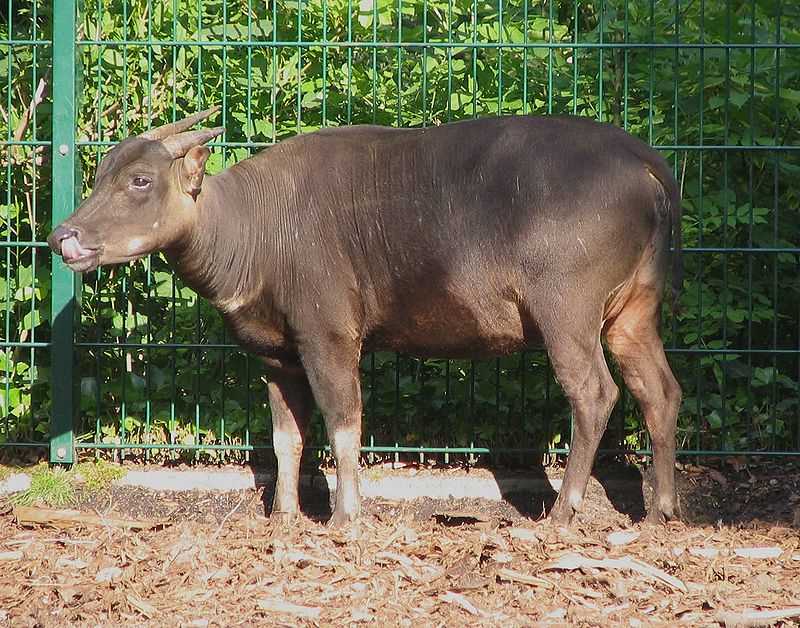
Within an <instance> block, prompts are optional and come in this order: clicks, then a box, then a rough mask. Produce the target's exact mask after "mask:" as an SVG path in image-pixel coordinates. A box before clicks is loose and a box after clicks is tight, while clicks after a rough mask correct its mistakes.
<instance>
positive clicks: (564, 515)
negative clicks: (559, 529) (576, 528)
mask: <svg viewBox="0 0 800 628" xmlns="http://www.w3.org/2000/svg"><path fill="white" fill-rule="evenodd" d="M574 515H575V509H574V508H573V507H572V504H570V503H569V502H567V500H561V499H559V498H557V499H556V503H555V504H553V509H552V510H551V511H550V514H549V515H548V516H547V518H548V519H549V520H550V522H551V523H553V524H555V525H557V526H568V525H569V524H570V522H571V521H572V517H573V516H574Z"/></svg>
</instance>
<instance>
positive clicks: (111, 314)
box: [0, 0, 800, 461]
mask: <svg viewBox="0 0 800 628" xmlns="http://www.w3.org/2000/svg"><path fill="white" fill-rule="evenodd" d="M576 6H577V10H576ZM20 7H21V8H20ZM779 7H782V9H781V17H780V31H779V33H780V35H778V24H779V22H778V19H777V17H776V15H777V14H778V9H779ZM34 10H35V11H36V15H35V16H34V14H33V11H34ZM50 11H51V9H50V6H49V4H45V3H41V2H39V3H38V4H37V3H34V4H33V5H31V6H28V5H24V4H23V5H19V6H18V5H15V12H14V15H13V17H11V19H6V18H7V16H0V17H2V18H3V19H0V38H7V37H18V38H21V39H37V38H40V39H45V40H46V39H49V38H50V36H51V21H52V19H51V18H52V16H51V13H50ZM701 11H705V12H704V14H701ZM78 22H79V25H80V28H79V30H80V33H79V37H80V38H82V39H85V40H88V41H90V42H94V41H95V40H102V41H104V42H121V41H127V42H130V43H129V45H127V46H122V45H118V44H115V43H109V44H108V45H97V44H95V43H84V44H81V45H80V46H79V61H80V70H79V82H80V86H79V88H80V92H79V95H80V101H79V102H80V106H79V119H78V121H77V122H78V126H77V136H78V139H79V140H80V143H81V144H80V162H81V173H80V174H81V177H82V191H83V193H84V194H85V193H87V192H88V191H89V190H90V189H91V185H92V180H93V174H94V170H95V167H96V164H97V161H98V159H99V158H100V156H101V155H102V154H103V152H104V150H106V148H105V146H107V145H108V144H111V143H114V142H117V141H119V140H121V139H122V138H124V137H126V136H127V135H130V134H134V133H138V132H140V131H142V130H144V129H146V128H148V127H149V126H151V125H157V124H160V123H163V122H166V121H168V120H171V119H172V118H173V116H174V117H181V116H183V115H186V114H189V113H193V112H194V111H196V110H197V109H199V108H201V107H205V106H209V105H211V104H220V105H222V107H223V111H222V117H221V119H220V121H221V123H222V124H224V126H225V127H226V131H227V132H226V135H225V136H224V143H222V144H221V145H220V146H219V147H218V148H216V149H215V151H214V155H213V156H212V159H211V160H210V167H211V169H212V170H219V169H221V168H223V167H225V166H226V165H230V164H231V163H234V162H235V161H238V160H241V159H243V158H245V157H246V156H247V155H248V154H250V153H251V151H252V150H253V149H254V148H257V147H259V146H261V145H264V144H269V143H272V142H275V141H280V140H282V139H285V138H287V137H291V136H292V135H294V134H296V133H300V132H308V131H311V130H314V129H317V128H320V127H324V126H336V125H345V124H355V123H378V124H388V125H402V126H422V125H434V124H440V123H443V122H446V121H448V120H455V119H461V118H469V117H473V116H490V115H497V114H514V115H516V114H525V113H533V114H545V113H555V114H567V113H568V114H577V115H582V116H589V117H593V118H598V119H602V120H606V121H608V122H611V123H614V124H617V125H620V126H624V127H625V128H627V129H628V130H629V131H630V132H631V133H633V134H634V135H636V136H638V137H641V138H643V139H644V140H646V141H648V142H650V143H651V144H653V145H655V146H659V147H662V152H663V154H664V155H665V156H666V157H667V158H668V159H669V160H671V162H672V163H673V164H674V166H675V172H676V174H677V176H678V177H679V179H680V180H681V182H682V184H683V189H684V199H685V200H684V207H685V214H684V221H683V228H684V246H685V247H688V248H690V249H698V248H699V249H701V250H700V251H697V250H695V251H693V252H687V253H686V254H685V256H684V261H685V267H686V273H685V279H684V282H683V290H682V292H681V296H680V303H679V305H680V309H679V313H678V314H677V315H676V316H673V315H672V313H671V312H669V311H668V310H665V312H664V338H665V341H666V344H667V346H668V347H669V348H671V349H673V350H674V352H673V353H671V355H670V360H671V362H672V364H673V366H674V368H675V371H676V374H677V376H678V379H679V381H680V382H681V384H682V386H683V388H684V392H685V400H684V404H683V408H682V410H681V417H680V424H679V435H680V443H679V444H680V446H681V447H685V448H701V449H721V448H731V449H738V450H745V449H768V448H779V449H789V448H793V447H796V446H797V443H798V442H800V434H799V433H798V413H799V412H800V408H799V407H798V395H799V394H800V393H799V392H798V389H797V388H798V356H797V354H796V353H792V352H791V351H794V350H796V349H797V347H798V341H799V339H798V306H800V298H799V296H800V295H798V287H800V286H798V282H797V263H798V260H797V255H796V254H794V253H793V252H791V251H789V252H782V253H764V252H762V253H754V252H741V251H740V252H728V253H720V252H718V249H720V248H725V247H736V248H738V249H751V248H764V247H777V248H790V249H791V248H792V247H794V246H795V245H796V244H795V243H796V242H798V240H799V239H800V233H798V228H799V227H800V221H799V220H798V214H797V207H798V206H800V198H798V196H799V195H800V192H798V187H797V186H793V185H792V184H791V183H792V182H793V181H795V180H796V179H797V176H798V174H800V159H799V157H800V151H796V150H783V151H780V152H778V151H770V150H764V149H763V148H761V147H763V146H771V145H775V144H777V145H784V146H797V145H798V144H799V143H800V142H799V141H798V140H800V138H798V135H799V134H800V120H799V119H798V118H800V107H798V105H799V104H800V56H798V55H797V54H796V51H795V50H794V49H783V50H781V51H780V52H777V51H776V49H775V48H768V47H766V48H763V47H762V48H748V47H747V46H746V44H748V43H751V42H757V43H768V42H774V41H775V40H776V37H778V36H780V38H781V40H782V41H784V42H796V41H799V40H800V16H798V14H797V12H796V11H794V10H793V9H791V7H789V6H788V5H787V3H785V2H784V3H783V4H782V5H780V4H779V3H777V2H776V1H775V0H756V1H755V2H753V3H738V4H737V3H691V2H682V3H679V4H678V5H677V6H676V5H675V4H674V3H665V2H658V3H651V2H640V1H633V0H632V1H629V2H623V1H622V0H610V1H606V2H604V3H599V4H598V3H594V2H591V3H590V2H587V1H584V0H581V1H580V2H578V3H577V4H576V3H574V2H572V1H570V2H566V1H561V0H559V1H554V2H553V3H552V4H548V3H528V2H523V1H522V0H510V1H504V2H502V3H497V2H484V1H481V2H478V1H477V0H449V1H447V0H428V1H427V2H424V3H423V2H419V1H410V0H409V1H406V2H394V1H389V0H360V1H358V2H355V1H352V2H345V1H344V0H329V1H327V2H323V1H322V0H310V1H307V2H301V3H297V2H294V1H290V0H273V1H272V2H265V3H241V2H238V3H234V2H230V1H228V2H223V1H222V0H204V1H203V2H202V3H194V2H189V1H187V2H180V3H169V2H166V3H152V2H146V1H145V0H125V1H123V0H108V1H107V2H104V3H103V4H102V6H100V5H96V4H94V3H91V2H89V3H83V4H82V6H81V8H80V11H79V14H78ZM9 29H10V30H9ZM676 40H677V41H680V42H681V43H682V44H686V45H687V46H688V47H682V48H680V49H677V48H675V47H674V46H670V45H668V44H672V43H674V42H675V41H676ZM300 41H302V42H303V43H302V45H298V43H297V42H300ZM575 41H577V42H579V44H580V45H581V46H585V47H577V48H575V47H571V46H570V44H571V43H573V42H575ZM173 42H181V43H180V45H173ZM345 42H350V43H349V44H348V45H343V44H344V43H345ZM397 42H403V44H402V45H397ZM601 42H602V43H604V44H610V45H611V46H610V47H609V46H606V47H604V48H601V47H598V46H597V45H598V44H600V43H601ZM625 42H628V43H634V44H642V43H644V44H647V43H650V42H655V43H657V44H659V45H661V47H658V48H647V47H638V46H633V47H624V46H620V44H623V43H625ZM701 42H702V43H704V44H707V45H706V46H701V45H699V44H700V43H701ZM151 43H152V45H151ZM423 43H424V44H427V45H422V44H423ZM501 43H502V44H504V45H503V46H500V45H499V44H501ZM722 43H732V44H736V45H737V46H736V47H730V48H726V47H724V46H722V47H716V46H715V45H716V44H722ZM222 44H225V45H222ZM511 44H513V45H511ZM523 44H527V45H528V46H527V47H525V46H523ZM548 44H553V47H548ZM740 45H741V46H740ZM6 49H7V50H9V51H10V50H12V49H11V48H9V47H6ZM49 55H50V47H49V45H42V46H34V45H29V44H26V45H17V46H14V47H13V54H8V55H0V76H9V77H10V78H9V79H8V81H6V80H4V81H3V85H2V87H0V95H1V96H2V97H1V98H0V102H2V104H3V119H4V124H5V125H6V128H5V129H4V133H5V134H6V135H7V136H12V135H13V134H14V132H15V130H16V129H18V128H19V127H20V124H21V121H22V120H23V113H24V111H25V109H26V108H27V106H28V104H29V103H30V101H31V98H32V96H33V93H34V91H35V88H36V84H37V82H38V80H39V78H41V77H42V75H43V70H44V68H46V67H49V64H50V57H49ZM34 72H35V75H34ZM9 87H10V91H9ZM50 113H51V112H50V106H49V103H48V101H47V99H45V101H44V102H42V103H41V104H40V105H39V107H38V108H37V109H36V115H35V119H34V120H33V121H32V123H31V124H30V125H29V126H28V128H27V130H26V131H25V133H24V134H23V136H22V137H23V139H24V140H47V139H49V137H50V135H49V134H50V131H49V126H50ZM698 145H704V146H725V147H729V148H723V149H714V148H706V149H702V150H701V149H698V148H696V147H697V146H698ZM48 156H49V155H46V154H44V153H43V152H42V149H41V148H40V147H36V146H24V147H16V148H15V149H8V148H4V149H3V153H2V164H0V166H2V167H1V168H0V171H2V172H3V173H4V174H3V177H5V179H4V178H3V177H0V181H3V183H2V184H0V188H2V189H0V192H2V193H3V194H4V196H0V238H1V239H3V240H10V241H15V240H16V241H30V240H42V239H43V237H44V236H45V235H46V232H47V230H48V226H49V215H48V211H49V210H48V208H49V188H50V173H49V166H48V163H47V161H48V160H47V157H48ZM6 179H7V180H6ZM704 248H710V249H711V250H710V251H705V252H704V251H703V249H704ZM48 260H49V255H47V254H45V252H44V250H42V249H35V248H32V247H27V246H23V247H9V248H6V249H3V250H2V251H0V265H2V268H1V269H0V270H2V272H0V294H3V295H5V297H6V305H7V307H6V310H7V313H6V314H4V318H3V320H2V323H3V326H4V327H3V328H4V339H5V340H6V341H10V342H23V343H24V342H30V341H32V340H36V341H39V340H43V341H44V340H49V320H48V319H49V311H48V303H49V294H50V275H49V264H48ZM77 339H78V340H79V341H81V343H82V345H81V346H80V347H79V349H78V354H79V355H78V360H79V362H78V364H79V374H78V376H77V380H78V381H79V384H80V395H79V399H80V408H79V413H80V421H81V430H82V439H83V440H91V441H97V442H101V443H106V444H114V443H122V442H130V443H134V444H152V443H170V444H176V445H180V444H182V445H201V446H202V445H204V444H206V445H219V444H247V443H250V444H263V443H268V439H269V431H270V428H269V410H268V407H267V404H266V392H265V387H264V384H263V381H262V379H263V377H262V372H261V369H260V367H259V365H258V363H257V361H256V360H253V359H252V358H249V357H247V356H246V355H244V354H243V353H242V352H240V351H239V350H238V349H236V348H213V349H198V348H195V347H196V346H197V345H204V344H213V345H215V346H217V347H221V346H226V345H228V344H230V342H231V340H230V338H229V337H227V336H226V332H225V330H224V327H223V325H222V323H221V320H220V318H219V316H218V315H217V314H216V312H214V311H213V310H212V309H211V308H210V307H209V306H208V304H207V303H205V302H204V301H202V300H201V299H198V298H197V297H196V296H195V295H194V294H193V293H192V292H191V291H190V290H188V289H187V288H186V287H185V286H183V285H182V284H181V283H180V281H178V280H177V279H175V278H174V276H173V275H172V273H171V271H170V269H169V267H168V266H167V264H166V262H165V260H164V259H162V258H161V257H160V256H153V257H151V258H150V259H148V260H144V261H140V262H136V263H134V264H131V265H129V266H126V267H118V268H114V269H110V270H108V269H106V270H101V271H99V272H97V273H95V274H93V275H89V276H87V277H85V279H84V282H83V287H82V307H81V321H80V326H79V332H78V338H77ZM125 343H134V344H164V343H166V344H168V345H179V344H182V343H192V346H191V347H189V348H172V347H168V348H144V349H140V348H137V347H136V346H134V347H128V348H125V347H124V346H123V345H124V344H125ZM767 349H781V350H783V351H784V352H783V353H770V352H769V351H765V350H767ZM48 360H49V351H48V350H47V349H29V348H21V349H20V348H15V347H10V348H7V349H4V350H2V351H0V378H2V382H0V402H1V404H2V410H3V416H2V418H0V444H2V442H6V441H19V440H43V439H45V438H46V437H47V429H48V425H47V420H48V416H49V412H50V398H49V378H50V377H51V376H52V374H51V373H50V372H49V369H48ZM362 372H363V389H364V407H365V417H366V424H365V432H364V433H365V434H366V435H368V436H370V435H371V436H374V439H375V442H376V444H387V443H393V442H398V443H400V444H409V445H453V446H464V445H468V444H469V443H470V442H474V443H475V444H476V445H485V444H486V445H490V446H494V447H510V448H514V447H538V448H547V447H564V446H565V445H566V443H568V441H569V435H570V428H569V409H568V407H567V405H566V403H565V400H564V398H563V395H562V394H561V392H560V390H559V388H558V386H557V384H556V383H555V382H554V381H553V379H552V376H551V374H550V371H549V368H548V365H547V360H546V356H544V355H543V354H542V353H541V352H530V353H527V354H525V355H524V356H511V357H507V358H502V359H500V360H491V361H483V362H475V363H472V362H468V361H467V362H465V361H449V362H448V361H444V360H415V359H411V358H406V357H398V356H395V355H393V354H387V353H378V354H376V355H374V356H366V357H365V359H364V363H363V369H362ZM59 375H61V374H59ZM312 436H313V439H314V442H316V443H320V444H321V443H323V442H324V440H325V439H324V435H323V431H322V428H321V425H320V423H319V422H317V423H316V424H315V425H314V428H313V434H312ZM609 439H610V442H609V445H610V446H613V447H616V446H618V445H619V444H624V445H625V446H627V447H642V446H646V445H647V442H646V439H645V438H644V429H643V423H642V419H641V415H640V413H639V411H638V409H637V408H636V407H635V404H633V403H631V402H630V400H629V399H626V400H624V402H623V403H620V404H619V406H618V408H617V411H616V413H615V416H613V417H612V420H611V429H610V433H609ZM139 453H142V451H139ZM149 455H150V456H151V459H157V457H158V456H159V455H161V454H155V453H151V454H149ZM163 455H164V456H173V452H170V453H168V454H163ZM174 455H175V456H178V455H183V456H184V457H187V458H190V459H204V460H212V461H222V460H225V459H230V458H235V457H236V456H237V454H235V453H230V454H227V455H225V454H223V453H221V452H219V451H218V450H210V449H204V450H202V451H201V452H198V453H191V454H178V453H174Z"/></svg>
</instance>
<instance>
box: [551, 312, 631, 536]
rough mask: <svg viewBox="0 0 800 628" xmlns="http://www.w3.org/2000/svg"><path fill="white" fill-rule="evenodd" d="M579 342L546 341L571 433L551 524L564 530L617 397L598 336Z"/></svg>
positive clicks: (562, 337) (565, 337) (593, 334)
mask: <svg viewBox="0 0 800 628" xmlns="http://www.w3.org/2000/svg"><path fill="white" fill-rule="evenodd" d="M599 327H600V322H599V321H597V327H596V328H595V331H594V332H588V333H587V334H586V335H585V336H584V337H583V338H576V337H574V336H568V335H567V334H559V335H557V336H554V337H552V338H550V339H549V340H548V339H546V341H545V344H546V346H547V352H548V354H549V356H550V361H551V363H552V365H553V370H554V372H555V376H556V378H557V379H558V382H559V384H560V385H561V387H562V389H563V390H564V394H565V395H566V396H567V398H568V399H569V402H570V405H571V407H572V417H573V432H572V443H571V445H570V452H569V457H568V458H567V468H566V470H565V472H564V481H563V483H562V484H561V490H560V491H559V493H558V497H557V498H556V501H555V504H554V505H553V508H552V510H551V511H550V518H551V520H553V521H554V522H556V523H559V524H567V523H569V522H570V520H571V519H572V516H573V514H574V513H575V511H576V510H578V508H579V507H580V505H581V502H582V501H583V497H584V494H585V493H586V486H587V484H588V482H589V475H590V474H591V472H592V466H593V465H594V458H595V454H596V453H597V447H598V445H599V444H600V438H601V437H602V436H603V432H604V431H605V429H606V424H607V423H608V417H609V415H610V414H611V410H612V409H613V407H614V404H615V403H616V401H617V398H618V397H619V389H618V388H617V385H616V384H615V383H614V380H613V378H612V377H611V373H610V372H609V370H608V365H607V364H606V360H605V356H604V355H603V347H602V345H601V344H600V337H599V333H597V331H596V330H598V329H599Z"/></svg>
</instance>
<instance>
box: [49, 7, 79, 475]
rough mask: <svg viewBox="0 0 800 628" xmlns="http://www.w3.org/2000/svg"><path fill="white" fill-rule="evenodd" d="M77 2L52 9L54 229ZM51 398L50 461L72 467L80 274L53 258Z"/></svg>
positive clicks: (67, 173) (64, 187)
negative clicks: (76, 327)
mask: <svg viewBox="0 0 800 628" xmlns="http://www.w3.org/2000/svg"><path fill="white" fill-rule="evenodd" d="M75 97H76V91H75V0H55V4H54V5H53V147H52V160H53V225H57V224H58V223H60V222H61V221H62V220H64V218H66V217H67V216H69V214H71V213H72V210H73V207H74V205H75V193H76V185H75ZM52 260H53V262H52V282H53V288H52V295H51V306H52V307H51V325H52V349H51V350H52V357H51V359H52V375H51V380H50V381H51V383H50V385H51V387H52V400H53V408H52V414H51V417H50V462H51V463H61V464H72V463H73V462H74V460H75V439H74V434H73V431H72V419H73V408H74V395H73V391H74V382H73V358H74V349H73V331H74V317H75V294H76V280H75V274H74V273H73V272H72V271H71V270H70V269H69V268H67V267H66V266H65V265H64V262H63V261H62V259H61V258H60V257H58V256H56V255H53V256H52Z"/></svg>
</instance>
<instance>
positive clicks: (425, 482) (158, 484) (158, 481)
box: [115, 469, 561, 501]
mask: <svg viewBox="0 0 800 628" xmlns="http://www.w3.org/2000/svg"><path fill="white" fill-rule="evenodd" d="M360 479H361V494H362V496H363V497H374V498H383V499H392V500H407V499H414V498H416V497H430V498H434V499H458V498H469V497H471V498H475V497H479V498H482V499H490V500H495V501H500V500H502V499H504V497H503V495H506V494H508V493H511V492H541V491H549V490H556V491H557V490H559V489H560V488H561V480H559V479H555V478H553V479H548V480H543V479H538V478H524V477H514V478H503V477H501V478H494V477H474V476H470V475H467V474H466V473H465V474H463V475H456V476H453V474H452V473H448V474H446V475H445V474H441V475H439V474H429V473H426V474H419V475H409V474H407V473H402V472H400V473H397V474H387V477H382V478H374V477H370V474H369V473H368V472H366V473H362V474H361V478H360ZM323 481H324V482H325V483H326V484H327V488H328V490H329V491H330V492H333V491H334V490H336V476H335V475H334V474H327V473H326V474H324V475H322V474H321V475H315V476H310V475H303V476H301V478H300V484H301V487H304V488H306V487H307V488H312V489H313V488H320V489H321V488H322V482H323ZM274 482H275V476H274V474H271V473H260V472H257V473H254V472H252V471H249V470H246V469H243V470H241V471H168V470H164V471H162V470H148V471H129V472H128V473H127V474H126V475H125V477H124V478H121V479H119V480H116V482H115V483H116V484H117V485H119V486H138V487H142V488H149V489H151V490H154V491H193V490H201V491H202V490H206V491H209V490H210V491H236V490H242V489H254V488H256V487H261V486H267V487H271V486H272V484H273V483H274Z"/></svg>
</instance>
